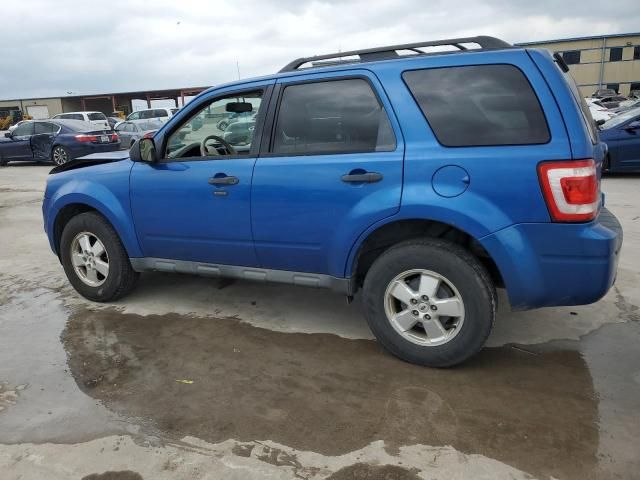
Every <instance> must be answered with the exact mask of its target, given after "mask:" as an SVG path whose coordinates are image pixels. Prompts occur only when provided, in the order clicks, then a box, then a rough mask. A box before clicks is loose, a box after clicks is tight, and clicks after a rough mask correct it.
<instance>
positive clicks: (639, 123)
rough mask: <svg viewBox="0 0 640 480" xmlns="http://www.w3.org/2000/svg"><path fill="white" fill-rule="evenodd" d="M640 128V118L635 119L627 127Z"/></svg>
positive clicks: (630, 128)
mask: <svg viewBox="0 0 640 480" xmlns="http://www.w3.org/2000/svg"><path fill="white" fill-rule="evenodd" d="M638 129H640V120H635V121H633V122H631V123H630V124H629V125H627V126H626V127H625V130H638Z"/></svg>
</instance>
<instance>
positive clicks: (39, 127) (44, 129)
mask: <svg viewBox="0 0 640 480" xmlns="http://www.w3.org/2000/svg"><path fill="white" fill-rule="evenodd" d="M57 131H58V127H57V126H56V125H54V124H53V123H49V122H36V125H35V129H34V133H35V134H36V135H37V134H39V133H55V132H57Z"/></svg>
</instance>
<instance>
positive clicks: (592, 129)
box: [560, 70, 598, 143]
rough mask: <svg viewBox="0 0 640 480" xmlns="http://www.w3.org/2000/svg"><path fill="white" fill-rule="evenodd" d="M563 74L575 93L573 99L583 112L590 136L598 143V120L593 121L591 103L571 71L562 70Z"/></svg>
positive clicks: (593, 141)
mask: <svg viewBox="0 0 640 480" xmlns="http://www.w3.org/2000/svg"><path fill="white" fill-rule="evenodd" d="M560 71H561V72H562V75H563V76H564V79H565V80H566V81H567V84H568V85H569V88H570V89H571V94H572V95H573V99H574V100H575V101H576V103H577V104H578V105H579V106H580V111H581V112H582V120H583V121H584V123H585V124H586V126H587V130H588V131H589V137H591V142H592V143H596V141H597V139H598V135H597V130H598V129H597V127H596V122H594V121H593V117H592V116H591V110H590V109H589V105H587V101H586V100H585V99H584V97H583V96H582V94H581V93H580V90H579V89H578V85H576V81H575V80H574V79H573V77H572V76H571V74H570V73H569V72H565V71H562V70H560Z"/></svg>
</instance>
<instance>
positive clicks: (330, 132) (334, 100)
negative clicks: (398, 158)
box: [272, 79, 396, 154]
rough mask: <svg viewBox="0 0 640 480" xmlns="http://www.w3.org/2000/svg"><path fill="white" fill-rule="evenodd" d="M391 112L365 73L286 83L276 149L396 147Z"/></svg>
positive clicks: (325, 150)
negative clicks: (358, 75) (351, 77)
mask: <svg viewBox="0 0 640 480" xmlns="http://www.w3.org/2000/svg"><path fill="white" fill-rule="evenodd" d="M395 145H396V140H395V136H394V134H393V130H392V128H391V124H390V123H389V118H388V116H387V114H386V112H385V110H384V107H383V106H382V105H380V102H379V101H378V98H377V97H376V95H375V94H374V93H373V90H371V86H370V85H369V83H367V82H366V81H365V80H362V79H349V80H336V81H328V82H319V83H305V84H300V85H291V86H288V87H286V88H285V89H284V92H283V94H282V100H281V103H280V109H279V111H278V119H277V123H276V129H275V138H274V145H273V149H272V151H273V152H274V153H279V154H306V153H337V152H341V153H348V152H375V151H390V150H394V149H395Z"/></svg>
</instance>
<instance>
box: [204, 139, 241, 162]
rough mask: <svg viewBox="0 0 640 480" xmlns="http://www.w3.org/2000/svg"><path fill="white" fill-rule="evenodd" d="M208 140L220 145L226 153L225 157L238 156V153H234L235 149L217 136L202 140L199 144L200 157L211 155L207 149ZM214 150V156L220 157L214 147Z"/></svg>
mask: <svg viewBox="0 0 640 480" xmlns="http://www.w3.org/2000/svg"><path fill="white" fill-rule="evenodd" d="M209 140H216V141H217V142H218V143H219V144H220V145H222V146H223V147H224V149H225V150H226V151H227V155H237V154H238V152H236V149H235V148H233V147H232V146H231V144H230V143H229V142H227V141H226V140H225V139H224V138H222V137H220V136H218V135H207V136H206V137H204V138H203V139H202V142H200V155H202V156H203V157H208V156H210V155H211V153H209V150H208V149H207V142H208V141H209ZM214 150H215V151H216V155H220V153H219V152H218V150H217V149H215V147H214Z"/></svg>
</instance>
